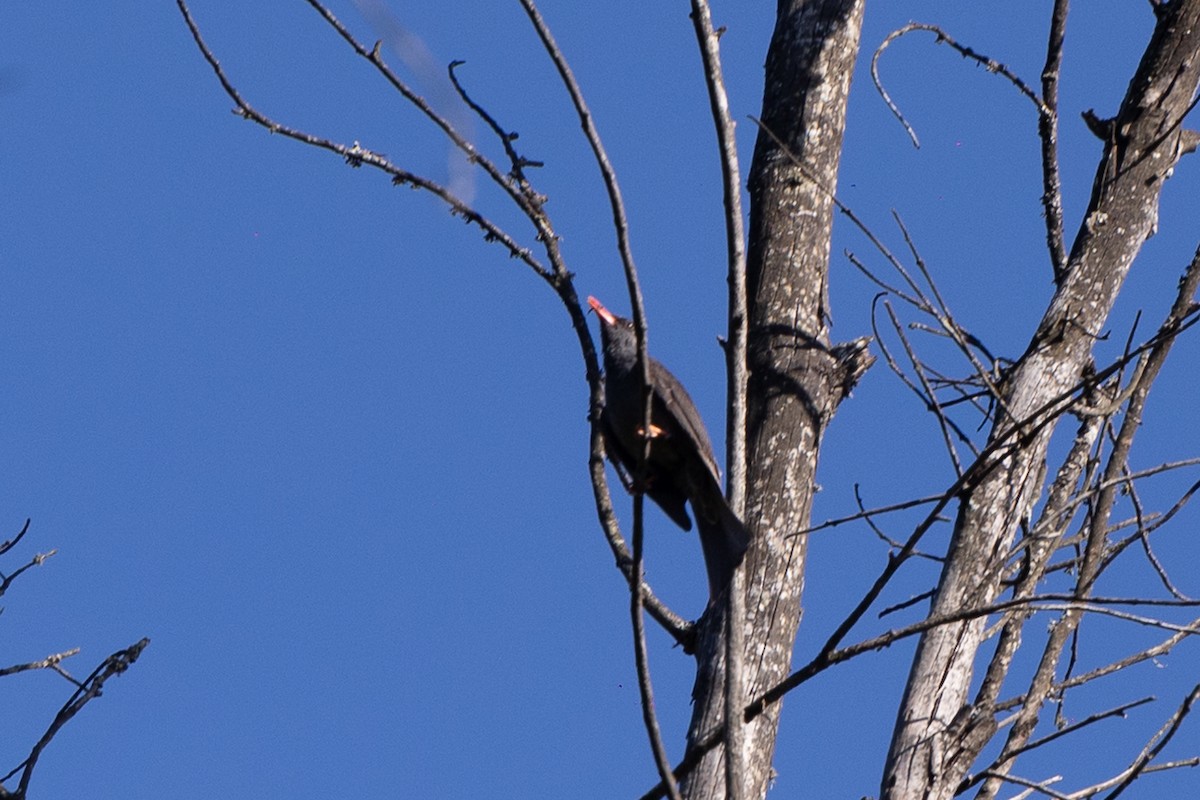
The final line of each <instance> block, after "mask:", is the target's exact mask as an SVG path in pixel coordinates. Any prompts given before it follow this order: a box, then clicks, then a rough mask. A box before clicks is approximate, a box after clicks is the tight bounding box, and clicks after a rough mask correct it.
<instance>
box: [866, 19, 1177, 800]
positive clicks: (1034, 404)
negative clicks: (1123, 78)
mask: <svg viewBox="0 0 1200 800" xmlns="http://www.w3.org/2000/svg"><path fill="white" fill-rule="evenodd" d="M1156 8H1157V9H1158V11H1157V13H1158V14H1159V19H1158V24H1157V27H1156V28H1155V32H1154V35H1153V37H1152V39H1151V41H1150V44H1149V46H1148V48H1147V50H1146V53H1145V55H1144V56H1143V58H1142V62H1141V64H1140V65H1139V67H1138V70H1137V73H1136V74H1135V76H1134V78H1133V80H1132V81H1131V82H1130V85H1129V90H1128V92H1127V93H1126V96H1125V100H1124V101H1123V103H1122V104H1121V109H1120V111H1119V113H1118V115H1117V117H1116V119H1114V120H1112V121H1109V122H1106V123H1098V124H1097V126H1096V127H1097V129H1098V130H1097V132H1098V133H1101V134H1103V136H1104V138H1105V140H1106V141H1105V144H1104V154H1103V156H1102V158H1101V161H1100V166H1099V168H1098V169H1097V172H1096V179H1095V184H1094V188H1093V192H1092V198H1091V202H1090V203H1089V206H1088V210H1087V213H1086V215H1085V217H1084V222H1083V225H1082V226H1081V227H1080V230H1079V232H1078V234H1077V235H1076V239H1075V244H1074V247H1073V248H1072V251H1071V255H1070V258H1069V259H1068V263H1067V269H1066V274H1065V275H1064V276H1063V280H1062V281H1061V283H1060V286H1059V288H1058V291H1057V292H1056V293H1055V295H1054V297H1053V299H1052V300H1051V302H1050V306H1049V308H1048V309H1047V310H1046V313H1045V315H1044V316H1043V318H1042V322H1041V324H1040V325H1039V327H1038V331H1037V333H1036V334H1035V335H1034V337H1033V340H1032V341H1031V343H1030V345H1029V348H1028V350H1027V351H1026V353H1025V355H1024V356H1023V357H1022V358H1021V360H1020V361H1019V362H1018V363H1017V364H1016V365H1015V366H1014V367H1013V370H1012V373H1011V374H1010V375H1009V376H1008V378H1007V379H1006V381H1005V383H1004V387H1003V394H1004V409H1003V412H1002V413H997V415H996V422H995V427H994V428H993V430H992V432H991V438H992V441H997V440H998V439H1004V440H1005V441H1007V442H1009V443H1011V444H1012V445H1013V447H1012V448H1011V449H1008V448H1006V449H1004V450H1000V451H999V452H998V453H997V454H996V456H995V457H993V463H991V464H990V465H989V466H990V467H991V468H990V469H989V470H988V471H987V472H986V473H984V474H983V475H982V477H981V478H980V479H979V480H978V481H977V482H976V483H974V484H973V485H971V486H969V487H967V488H966V490H965V491H964V493H963V495H962V497H961V505H960V507H959V512H958V516H957V519H956V521H955V529H954V536H953V539H952V542H951V546H950V553H949V556H948V559H947V561H946V564H945V567H944V568H943V571H942V576H941V580H940V582H939V586H938V594H937V597H936V598H935V600H934V603H933V612H932V613H933V614H934V615H939V614H945V613H948V612H951V611H960V610H962V609H966V608H971V607H978V606H980V605H984V604H987V603H990V602H991V601H993V600H994V599H995V598H996V596H997V593H998V591H999V585H1000V578H1001V575H1002V573H1003V570H1004V568H1005V564H1006V562H1007V559H1008V553H1009V549H1010V547H1011V546H1012V542H1013V537H1014V535H1015V532H1016V529H1017V526H1018V524H1019V523H1020V521H1021V520H1022V519H1023V518H1027V517H1028V515H1029V513H1030V511H1031V509H1032V507H1033V504H1034V502H1035V501H1036V500H1037V498H1038V496H1039V495H1040V493H1041V488H1042V486H1041V484H1042V477H1043V474H1042V473H1043V471H1044V468H1043V462H1044V458H1045V454H1046V446H1047V442H1048V440H1049V438H1050V433H1051V431H1052V430H1053V425H1054V421H1053V418H1054V417H1055V416H1057V415H1058V414H1060V413H1061V412H1062V410H1063V409H1064V408H1065V406H1064V405H1063V404H1062V403H1057V404H1056V402H1055V401H1056V400H1057V399H1058V398H1061V397H1063V395H1064V394H1065V393H1067V392H1069V391H1070V390H1071V388H1072V387H1073V386H1074V385H1075V384H1076V383H1077V382H1078V381H1079V379H1080V377H1081V375H1082V374H1083V371H1084V369H1085V367H1086V366H1087V365H1088V364H1089V362H1090V360H1091V352H1092V345H1093V343H1094V342H1095V341H1096V337H1097V336H1098V335H1099V334H1100V333H1101V332H1102V329H1103V327H1104V325H1105V322H1106V320H1107V318H1108V314H1109V311H1110V310H1111V309H1112V305H1113V302H1114V300H1115V299H1116V296H1117V293H1118V291H1119V290H1120V287H1121V284H1122V282H1123V281H1124V279H1125V277H1126V275H1127V274H1128V271H1129V267H1130V265H1131V264H1132V262H1133V259H1134V257H1135V256H1136V255H1137V253H1138V251H1139V250H1140V248H1141V246H1142V243H1143V242H1144V241H1145V240H1146V239H1147V238H1148V237H1149V236H1150V235H1151V234H1152V233H1153V231H1154V228H1155V225H1156V224H1157V216H1158V198H1159V193H1160V191H1161V189H1162V185H1163V182H1164V181H1165V180H1166V179H1167V177H1169V175H1170V172H1171V170H1172V169H1173V168H1174V166H1175V164H1176V162H1177V161H1178V159H1179V157H1180V155H1181V153H1182V152H1184V151H1185V150H1187V149H1189V148H1190V147H1194V146H1195V139H1194V136H1193V135H1191V134H1187V133H1185V132H1184V131H1183V129H1182V119H1183V115H1184V114H1185V113H1186V111H1187V109H1188V107H1189V103H1190V102H1191V100H1192V98H1193V95H1194V94H1195V91H1196V84H1197V78H1198V76H1200V59H1197V58H1196V54H1197V53H1198V52H1200V0H1175V2H1171V3H1167V4H1163V5H1160V6H1157V7H1156ZM1052 406H1054V407H1052ZM1047 420H1051V421H1049V422H1047ZM1043 423H1045V424H1043ZM982 635H983V620H982V619H976V620H974V621H972V622H964V623H956V624H951V625H944V626H942V627H939V628H936V629H933V630H931V631H929V632H928V633H926V634H925V635H924V636H923V637H922V639H921V642H920V644H919V645H918V648H917V653H916V656H915V658H914V662H913V667H912V671H911V673H910V675H909V680H908V684H907V689H906V692H905V697H904V700H903V701H902V704H901V708H900V712H899V715H898V718H897V721H896V729H895V733H894V734H893V740H892V746H891V751H890V753H889V757H888V764H887V767H886V770H885V773H884V779H883V787H882V795H881V797H882V798H886V800H902V799H903V800H909V799H910V798H912V799H915V798H921V799H922V800H929V799H930V798H949V797H952V796H953V795H954V793H955V791H956V789H957V787H958V784H959V782H960V781H961V780H962V778H963V776H964V775H965V774H966V772H967V770H968V769H969V767H970V766H971V764H972V763H973V762H974V761H975V758H976V757H977V756H978V754H979V750H980V748H981V747H982V745H983V744H985V743H986V741H987V740H988V738H989V737H987V736H977V735H974V734H976V733H977V732H979V731H981V730H986V729H987V727H988V726H990V725H992V724H994V720H993V715H992V711H991V709H987V708H973V707H971V706H970V705H969V704H968V702H967V692H968V689H969V688H970V682H971V675H972V670H973V667H974V662H975V658H976V655H977V652H978V649H979V646H980V644H981V639H982ZM979 726H984V727H982V728H981V727H979Z"/></svg>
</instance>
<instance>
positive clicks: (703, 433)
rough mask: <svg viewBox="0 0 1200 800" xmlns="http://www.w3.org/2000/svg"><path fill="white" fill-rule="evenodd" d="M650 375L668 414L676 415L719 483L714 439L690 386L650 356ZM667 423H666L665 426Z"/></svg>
mask: <svg viewBox="0 0 1200 800" xmlns="http://www.w3.org/2000/svg"><path fill="white" fill-rule="evenodd" d="M650 379H651V381H652V382H653V384H654V391H655V394H656V395H658V399H659V401H660V402H662V403H663V404H664V405H665V406H666V409H667V414H666V415H665V416H666V417H667V418H671V417H673V418H674V419H675V420H676V421H677V422H678V423H679V432H680V433H681V434H682V435H683V436H685V437H687V438H688V439H689V440H691V444H692V445H693V446H694V447H695V449H696V452H697V453H698V454H699V455H700V458H701V459H702V460H703V461H704V463H705V465H706V466H707V467H708V469H709V471H710V472H712V474H713V477H714V478H716V479H717V481H718V483H719V482H720V478H721V468H720V467H718V466H717V457H716V456H715V455H714V454H713V446H712V441H711V440H710V439H709V438H708V431H707V430H706V429H705V427H704V420H703V419H701V418H700V412H699V411H698V410H696V404H695V403H693V402H692V398H691V397H690V396H689V395H688V393H687V390H686V389H684V388H683V384H682V383H680V382H679V379H678V378H676V377H675V376H674V375H672V374H671V371H670V370H668V369H667V368H666V367H664V366H663V365H662V363H660V362H659V361H658V360H657V359H654V358H651V359H650ZM664 427H666V426H664Z"/></svg>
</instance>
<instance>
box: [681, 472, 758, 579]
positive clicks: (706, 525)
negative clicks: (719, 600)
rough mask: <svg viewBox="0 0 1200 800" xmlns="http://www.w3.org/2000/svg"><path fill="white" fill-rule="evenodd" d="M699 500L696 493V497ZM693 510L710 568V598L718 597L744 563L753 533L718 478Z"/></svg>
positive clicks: (706, 562)
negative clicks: (730, 501)
mask: <svg viewBox="0 0 1200 800" xmlns="http://www.w3.org/2000/svg"><path fill="white" fill-rule="evenodd" d="M697 499H698V498H696V496H693V500H697ZM692 510H693V511H695V512H696V527H697V529H698V532H699V534H700V546H701V548H702V549H703V550H704V565H705V567H706V569H707V570H708V592H709V597H710V599H715V598H716V597H717V595H719V594H720V593H722V592H724V591H725V587H727V586H728V585H729V581H730V579H731V578H732V577H733V571H734V570H735V569H737V568H738V565H739V564H741V563H742V558H743V557H744V556H745V555H746V548H748V547H749V546H750V532H749V531H748V530H746V526H745V525H743V524H742V521H741V520H740V519H738V516H737V514H735V513H733V509H732V508H730V507H729V503H728V502H727V501H726V500H725V495H724V494H723V493H722V492H721V487H720V485H719V484H718V483H717V482H716V480H715V479H714V480H713V481H712V485H711V487H708V489H707V490H706V491H705V492H704V493H703V499H702V500H700V502H693V503H692Z"/></svg>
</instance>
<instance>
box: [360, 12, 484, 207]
mask: <svg viewBox="0 0 1200 800" xmlns="http://www.w3.org/2000/svg"><path fill="white" fill-rule="evenodd" d="M353 3H354V6H355V7H356V8H357V9H358V13H360V14H362V15H363V18H364V19H366V21H367V22H368V23H369V24H370V25H371V27H372V28H374V29H375V35H376V36H377V37H378V38H379V40H380V41H382V42H383V44H384V46H386V47H387V48H388V49H389V50H390V51H391V52H393V53H395V54H396V56H397V57H398V58H399V59H400V62H401V63H402V64H404V66H405V68H406V69H407V70H408V71H409V72H410V73H411V74H412V75H413V77H414V78H415V84H416V85H415V86H414V87H413V88H414V89H416V90H417V91H418V92H419V93H421V94H423V95H424V96H425V99H426V100H427V101H428V102H429V104H430V105H431V106H433V108H434V109H435V110H436V111H437V112H438V113H439V114H441V115H442V116H444V117H445V118H446V119H447V120H448V121H449V122H450V124H451V125H452V126H453V127H454V129H455V130H457V131H458V132H459V134H460V135H461V136H462V137H463V138H464V139H466V140H467V141H471V140H472V139H474V135H473V134H474V132H475V119H474V117H472V116H471V114H470V112H469V110H468V109H467V108H466V106H465V105H463V103H462V101H461V100H460V99H459V97H458V93H457V92H455V91H454V86H453V85H452V84H451V83H450V78H449V77H448V76H447V74H446V66H447V64H449V63H450V62H449V60H447V61H446V62H445V63H442V62H439V61H438V60H437V59H436V58H434V55H433V53H432V52H431V51H430V50H429V47H428V46H427V45H426V44H425V42H424V41H423V40H422V39H421V37H420V36H417V35H416V34H415V33H413V32H412V31H410V30H408V28H405V27H404V25H402V24H401V23H400V19H399V17H397V16H396V14H395V12H393V11H392V10H391V9H390V8H388V7H387V4H386V3H385V2H384V0H353ZM446 171H447V173H448V177H447V181H446V183H447V188H449V189H450V191H452V192H454V194H456V195H457V196H458V197H459V198H460V199H461V200H462V201H463V202H465V203H471V202H473V201H474V199H475V171H474V170H473V169H471V164H470V162H469V161H467V158H466V156H464V155H463V153H462V151H460V150H459V149H458V148H456V147H455V146H454V145H453V144H451V145H449V152H448V153H447V157H446Z"/></svg>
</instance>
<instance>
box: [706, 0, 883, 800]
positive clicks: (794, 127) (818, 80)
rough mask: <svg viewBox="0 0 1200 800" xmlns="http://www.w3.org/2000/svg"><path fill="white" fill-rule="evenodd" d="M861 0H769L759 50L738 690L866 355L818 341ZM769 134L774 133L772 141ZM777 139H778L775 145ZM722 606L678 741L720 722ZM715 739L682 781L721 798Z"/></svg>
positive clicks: (753, 754) (753, 667) (771, 663)
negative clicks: (827, 440)
mask: <svg viewBox="0 0 1200 800" xmlns="http://www.w3.org/2000/svg"><path fill="white" fill-rule="evenodd" d="M862 12H863V0H823V1H822V2H804V1H803V0H791V1H790V2H786V1H785V2H781V3H780V4H779V12H778V18H777V21H776V26H775V32H774V35H773V37H772V40H771V45H770V51H769V53H768V55H767V64H766V83H765V90H764V96H763V112H762V121H763V125H764V127H765V129H766V130H765V131H760V132H759V135H758V142H757V146H756V148H755V153H754V163H753V164H752V166H751V175H750V200H751V209H750V235H749V239H750V241H749V263H748V292H749V298H748V299H749V313H750V320H749V322H750V330H749V339H748V349H749V355H748V358H749V362H750V364H749V366H750V380H749V396H748V412H749V413H748V420H747V484H748V486H747V495H746V496H747V504H746V515H745V516H746V520H745V521H746V524H747V526H748V527H749V528H750V530H751V532H752V533H753V536H754V540H753V543H752V545H751V549H750V553H749V554H748V556H747V559H746V568H745V575H746V579H745V586H746V606H745V607H746V620H745V629H744V630H745V656H744V658H743V679H742V684H743V686H744V688H745V690H746V693H747V698H749V697H752V696H755V695H757V694H760V693H761V692H763V691H764V690H766V689H768V688H770V687H771V686H773V685H774V684H776V683H777V682H778V681H780V680H782V679H783V678H784V677H785V676H786V675H787V673H788V670H789V668H790V665H791V655H792V647H793V642H794V641H795V636H796V629H797V627H798V625H799V622H800V595H801V590H802V588H803V585H804V563H805V552H806V537H804V536H791V534H794V533H796V532H797V531H800V530H803V529H804V528H806V527H807V526H808V520H809V511H810V508H811V502H812V494H813V486H814V480H813V478H814V474H815V472H816V466H817V453H818V450H819V447H820V441H821V435H822V433H823V431H824V429H825V426H826V425H827V424H828V422H829V420H830V418H831V417H832V416H833V413H834V411H835V410H836V408H837V406H838V403H839V402H840V401H841V400H842V398H843V397H844V396H845V394H846V392H847V391H848V387H849V386H850V385H852V383H853V381H854V380H855V379H856V378H857V376H858V374H860V373H861V371H862V370H863V369H865V368H866V365H867V363H869V356H867V354H866V350H865V341H863V342H858V343H856V344H855V345H854V346H849V347H842V348H831V347H830V345H829V331H828V326H827V319H828V313H827V311H828V305H827V299H826V286H827V281H826V275H827V271H828V267H829V241H830V231H831V228H832V224H833V196H832V192H833V190H834V188H835V187H836V185H837V171H838V164H839V159H840V156H841V148H842V135H843V132H844V130H845V118H846V99H847V96H848V94H849V89H850V76H851V74H852V72H853V69H854V62H855V59H856V56H857V54H858V47H859V36H860V32H861V22H862ZM776 137H778V141H777V140H776ZM779 142H782V143H783V145H785V146H786V150H785V149H784V147H781V146H780V144H779ZM724 613H725V611H724V606H721V607H715V606H714V607H713V608H712V609H710V612H709V614H708V615H707V616H706V618H705V621H704V626H703V628H702V630H701V638H700V645H699V647H698V650H697V659H698V668H697V670H698V672H697V678H696V686H695V690H694V697H695V712H694V714H693V717H692V724H691V728H690V730H689V732H688V742H689V746H694V745H696V744H697V743H699V742H702V741H705V740H706V738H707V737H708V736H710V735H711V734H712V733H713V732H714V731H717V730H719V729H720V726H721V723H722V722H723V720H724V714H723V711H722V709H723V700H722V693H723V685H724V680H723V673H724V649H723V647H722V646H721V644H720V641H721V635H722V631H723V628H724V619H723V616H724ZM779 713H780V705H779V704H776V705H775V706H774V707H772V708H771V709H770V710H768V711H767V712H766V713H764V714H762V715H761V716H759V717H758V718H757V719H755V720H754V722H752V723H751V724H750V726H749V728H748V730H747V731H746V736H745V739H744V740H745V746H746V751H745V756H746V759H745V765H746V776H745V783H744V785H743V787H742V796H743V797H747V798H749V797H763V796H765V794H766V791H767V787H768V784H769V781H770V769H771V760H772V757H773V755H774V750H775V737H776V734H777V731H778V723H779ZM723 765H724V758H723V756H722V752H721V750H720V749H719V748H717V749H714V750H712V751H710V753H709V754H708V755H707V756H706V757H705V758H704V759H703V760H702V761H701V763H700V765H699V766H698V767H697V768H696V769H695V770H694V771H693V772H692V773H691V776H690V777H689V779H688V781H687V783H686V785H685V787H684V791H685V796H686V797H690V798H705V799H706V800H708V799H709V798H722V797H725V796H726V794H725V777H724V770H723Z"/></svg>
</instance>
